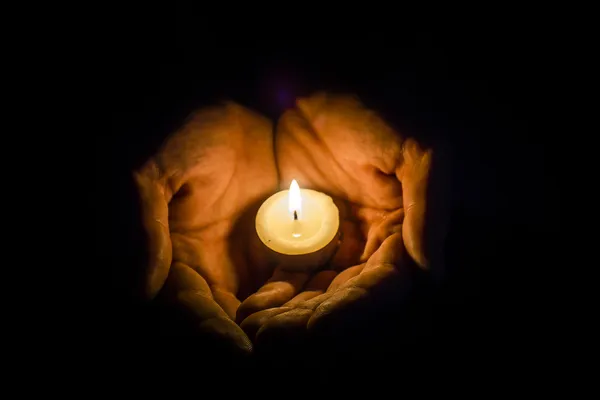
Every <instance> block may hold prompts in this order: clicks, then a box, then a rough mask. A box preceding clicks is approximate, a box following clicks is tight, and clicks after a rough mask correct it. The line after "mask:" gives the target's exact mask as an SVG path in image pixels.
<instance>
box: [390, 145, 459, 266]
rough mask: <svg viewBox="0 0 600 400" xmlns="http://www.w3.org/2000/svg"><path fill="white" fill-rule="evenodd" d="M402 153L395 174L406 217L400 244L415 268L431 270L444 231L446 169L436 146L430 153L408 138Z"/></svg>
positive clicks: (446, 202) (440, 245)
mask: <svg viewBox="0 0 600 400" xmlns="http://www.w3.org/2000/svg"><path fill="white" fill-rule="evenodd" d="M402 154H403V163H402V165H401V166H400V167H399V169H398V170H397V171H396V175H397V177H398V179H399V180H400V181H401V183H402V190H403V203H404V211H405V214H406V215H405V219H404V223H403V228H402V234H403V238H404V244H405V246H406V250H407V251H408V254H409V255H410V256H411V257H412V258H413V260H414V261H415V262H416V263H417V264H418V265H419V266H421V267H423V268H426V269H430V270H431V266H432V261H433V259H436V261H439V259H440V255H441V250H442V247H443V241H444V240H445V237H446V232H447V219H448V207H449V191H448V188H449V179H448V176H449V174H448V169H449V166H448V163H447V161H442V159H443V157H444V154H443V153H442V149H441V147H440V146H437V149H436V152H435V153H434V152H433V151H432V150H431V149H428V150H425V149H423V148H421V147H420V146H419V145H418V143H417V142H416V141H415V140H412V139H408V140H406V141H405V144H404V148H403V153H402ZM442 162H443V163H444V164H445V165H441V163H442ZM434 163H435V168H434ZM444 171H445V172H444ZM441 174H443V176H442V175H441ZM432 272H434V275H438V276H439V275H440V274H441V273H442V271H440V270H439V269H438V270H435V271H432Z"/></svg>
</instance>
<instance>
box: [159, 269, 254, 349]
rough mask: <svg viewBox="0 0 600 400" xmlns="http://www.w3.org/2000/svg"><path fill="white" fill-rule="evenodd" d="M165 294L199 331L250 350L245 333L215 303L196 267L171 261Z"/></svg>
mask: <svg viewBox="0 0 600 400" xmlns="http://www.w3.org/2000/svg"><path fill="white" fill-rule="evenodd" d="M164 295H165V297H166V298H167V299H168V301H169V302H170V303H171V305H173V306H176V307H177V309H178V310H179V311H180V312H181V313H182V314H183V315H184V316H185V317H186V319H187V321H188V322H190V323H191V324H192V326H193V327H194V328H195V329H196V330H197V331H198V333H204V334H208V335H210V336H213V337H214V338H216V339H218V340H219V341H220V342H222V343H225V344H226V345H227V346H229V347H230V348H234V349H237V350H239V351H241V352H244V353H249V352H251V351H252V343H251V342H250V339H249V338H248V336H247V335H246V334H245V333H244V332H243V331H242V329H241V328H240V327H239V326H237V325H236V324H235V323H234V322H233V321H232V320H231V319H230V318H229V316H228V315H227V313H226V312H225V311H224V310H223V309H222V308H221V307H220V306H219V305H218V304H217V302H216V301H215V300H214V297H213V295H212V293H211V290H210V287H209V286H208V283H207V282H206V281H205V280H204V278H202V277H201V276H200V275H198V273H196V271H194V270H193V269H192V268H190V267H188V266H187V265H185V264H183V263H179V262H175V263H173V265H172V266H171V271H170V273H169V277H168V278H167V282H166V283H165V287H164Z"/></svg>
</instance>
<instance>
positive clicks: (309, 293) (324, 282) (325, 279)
mask: <svg viewBox="0 0 600 400" xmlns="http://www.w3.org/2000/svg"><path fill="white" fill-rule="evenodd" d="M337 274H338V273H337V272H336V271H331V270H327V271H321V272H319V273H317V274H316V275H315V276H313V277H312V279H311V280H310V281H309V282H308V283H307V284H306V287H305V288H304V289H303V290H302V292H301V293H298V294H297V295H296V296H294V298H293V299H291V300H290V301H288V302H287V303H285V304H284V305H283V306H284V307H294V306H296V305H298V304H299V303H301V302H303V301H306V300H310V299H312V298H313V297H316V296H318V295H320V294H323V293H325V291H326V290H327V288H328V287H329V285H330V284H331V282H332V281H333V279H334V278H335V277H336V276H337Z"/></svg>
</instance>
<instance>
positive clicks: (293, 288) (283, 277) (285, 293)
mask: <svg viewBox="0 0 600 400" xmlns="http://www.w3.org/2000/svg"><path fill="white" fill-rule="evenodd" d="M308 279H309V275H308V274H307V273H306V272H290V271H284V270H282V269H281V268H280V267H277V268H275V271H274V272H273V276H272V277H271V279H269V281H268V282H267V283H266V284H265V285H264V286H263V287H261V288H260V289H259V290H258V291H257V292H256V293H254V294H253V295H251V296H249V297H248V298H247V299H246V300H244V301H243V302H242V304H241V305H240V307H239V308H238V310H237V316H236V321H237V322H241V321H243V320H244V319H245V318H246V317H247V316H248V315H250V314H253V313H255V312H257V311H261V310H265V309H267V308H273V307H278V306H280V305H282V304H284V303H285V302H287V301H288V300H290V299H291V298H292V297H294V296H295V295H296V294H297V293H298V292H299V291H300V289H302V287H303V286H304V284H305V283H306V281H307V280H308Z"/></svg>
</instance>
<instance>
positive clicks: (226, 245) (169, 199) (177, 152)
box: [134, 104, 277, 352]
mask: <svg viewBox="0 0 600 400" xmlns="http://www.w3.org/2000/svg"><path fill="white" fill-rule="evenodd" d="M272 132H273V130H272V124H271V123H270V122H269V121H268V120H266V119H265V118H263V117H261V116H258V115H256V114H254V113H252V112H250V111H249V110H247V109H245V108H243V107H240V106H238V105H235V104H226V105H224V106H221V107H214V108H210V109H206V110H202V111H200V112H198V113H196V114H195V115H193V116H192V117H191V118H190V119H189V120H188V121H187V123H186V124H185V125H184V127H183V128H182V129H180V130H179V131H178V132H176V133H175V134H174V135H172V136H171V137H169V138H168V139H167V140H166V142H165V143H164V145H163V146H162V148H161V149H160V150H159V152H158V153H157V154H156V155H155V156H154V157H153V158H152V159H151V160H150V161H148V162H147V163H146V164H145V165H144V166H143V167H142V168H141V169H140V170H139V171H137V172H136V173H135V174H134V177H135V182H136V185H137V189H138V192H139V194H140V199H141V202H140V203H141V209H142V222H143V226H144V230H145V232H146V233H147V246H146V247H147V249H148V252H149V254H148V260H149V262H148V269H147V271H146V282H145V296H146V297H147V298H149V299H150V298H154V297H155V296H156V295H157V293H159V291H160V297H161V299H162V300H164V301H165V302H166V303H168V304H169V305H170V307H171V309H174V310H177V312H178V313H181V314H183V315H184V317H185V318H184V319H185V321H186V322H189V323H190V324H191V325H192V327H193V329H192V331H196V332H203V333H208V334H210V335H214V336H215V337H217V339H219V340H220V341H221V342H224V343H226V344H228V345H229V346H231V347H232V348H234V349H239V350H242V351H246V352H247V351H250V350H251V342H250V340H249V339H248V337H247V336H246V334H245V333H244V332H243V331H242V330H241V329H240V328H239V326H238V325H236V324H235V323H234V322H233V319H234V317H235V313H236V310H237V308H238V306H239V304H240V301H239V300H238V299H239V298H245V297H246V296H248V295H249V294H250V293H253V292H254V291H255V290H256V289H257V288H258V287H259V286H260V284H262V283H263V282H264V281H265V280H266V279H267V278H268V276H270V274H271V273H272V267H270V266H269V265H268V263H267V262H266V261H265V260H264V258H262V255H261V251H260V247H259V246H258V243H259V242H258V237H257V235H256V232H255V230H254V216H255V214H256V210H257V209H258V206H260V204H261V203H262V201H263V200H264V199H265V198H266V197H268V196H269V195H271V194H272V193H273V192H275V191H276V189H277V170H276V167H275V160H274V155H273V133H272Z"/></svg>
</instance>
